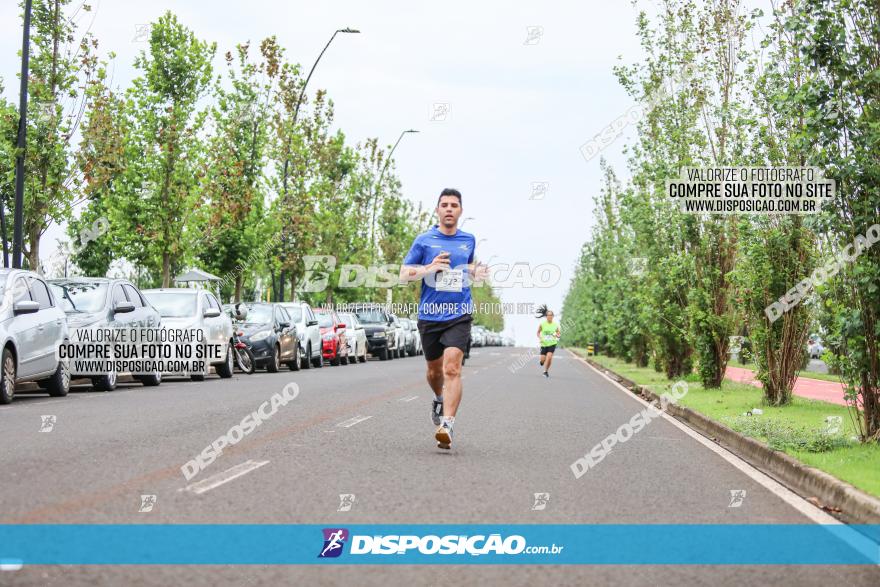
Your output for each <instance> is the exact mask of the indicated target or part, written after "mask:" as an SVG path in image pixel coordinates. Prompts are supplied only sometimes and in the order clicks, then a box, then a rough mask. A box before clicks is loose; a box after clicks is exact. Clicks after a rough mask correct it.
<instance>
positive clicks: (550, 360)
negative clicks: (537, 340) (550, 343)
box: [544, 352, 553, 371]
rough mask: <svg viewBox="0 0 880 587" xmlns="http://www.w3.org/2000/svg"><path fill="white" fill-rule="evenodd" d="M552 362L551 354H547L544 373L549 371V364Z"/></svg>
mask: <svg viewBox="0 0 880 587" xmlns="http://www.w3.org/2000/svg"><path fill="white" fill-rule="evenodd" d="M552 362H553V353H552V352H549V353H547V359H546V360H545V361H544V371H549V370H550V363H552Z"/></svg>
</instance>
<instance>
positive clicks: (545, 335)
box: [541, 318, 559, 346]
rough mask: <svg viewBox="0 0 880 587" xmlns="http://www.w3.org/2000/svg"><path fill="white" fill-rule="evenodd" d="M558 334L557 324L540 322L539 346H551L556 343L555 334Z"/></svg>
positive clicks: (545, 321)
mask: <svg viewBox="0 0 880 587" xmlns="http://www.w3.org/2000/svg"><path fill="white" fill-rule="evenodd" d="M557 332H559V322H547V319H546V318H545V319H543V320H541V346H553V345H554V344H556V343H557V342H558V339H557V338H556V333H557Z"/></svg>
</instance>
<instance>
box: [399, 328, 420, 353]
mask: <svg viewBox="0 0 880 587" xmlns="http://www.w3.org/2000/svg"><path fill="white" fill-rule="evenodd" d="M400 324H401V326H403V338H404V342H403V351H402V352H405V353H406V354H407V355H409V356H410V357H414V356H416V339H417V338H418V332H413V325H412V320H410V319H409V318H400Z"/></svg>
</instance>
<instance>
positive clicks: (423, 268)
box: [399, 253, 449, 283]
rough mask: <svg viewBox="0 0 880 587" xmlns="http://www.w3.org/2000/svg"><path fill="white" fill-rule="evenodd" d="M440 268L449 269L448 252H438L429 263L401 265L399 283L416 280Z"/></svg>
mask: <svg viewBox="0 0 880 587" xmlns="http://www.w3.org/2000/svg"><path fill="white" fill-rule="evenodd" d="M442 269H449V253H440V254H439V255H437V256H436V257H434V260H433V261H431V264H430V265H403V266H402V267H401V268H400V275H399V278H400V283H408V282H410V281H418V280H420V279H422V278H423V277H425V275H428V274H429V273H434V272H436V271H440V270H442Z"/></svg>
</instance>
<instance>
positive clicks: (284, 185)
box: [272, 27, 360, 301]
mask: <svg viewBox="0 0 880 587" xmlns="http://www.w3.org/2000/svg"><path fill="white" fill-rule="evenodd" d="M339 33H345V34H357V33H360V31H359V30H357V29H353V28H351V27H345V28H344V29H337V30H336V31H335V32H334V33H333V34H332V35H331V36H330V40H329V41H327V44H326V45H324V48H323V49H322V50H321V52H320V53H319V54H318V58H317V59H315V62H314V63H313V64H312V68H311V69H310V70H309V75H307V76H306V81H305V83H303V87H302V89H301V90H300V92H299V97H298V98H297V99H296V107H294V109H293V121H291V125H290V127H291V133H293V132H294V131H295V128H296V121H297V118H299V107H300V106H301V105H302V101H303V97H304V96H305V94H306V86H308V85H309V80H310V79H312V74H313V73H315V68H316V67H318V62H319V61H321V57H323V56H324V53H325V52H326V51H327V48H328V47H329V46H330V43H332V42H333V39H335V38H336V35H338V34H339ZM292 142H293V137H292V136H291V137H290V138H288V140H287V152H286V154H285V157H284V170H283V172H282V174H281V183H282V190H281V198H282V200H286V199H287V178H288V176H289V173H288V169H289V168H290V149H291V143H292ZM278 282H279V283H278V285H279V290H278V294H279V296H278V301H282V300H284V271H283V270H282V271H281V275H279V276H278ZM274 287H275V277H274V276H273V277H272V288H273V289H274Z"/></svg>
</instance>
